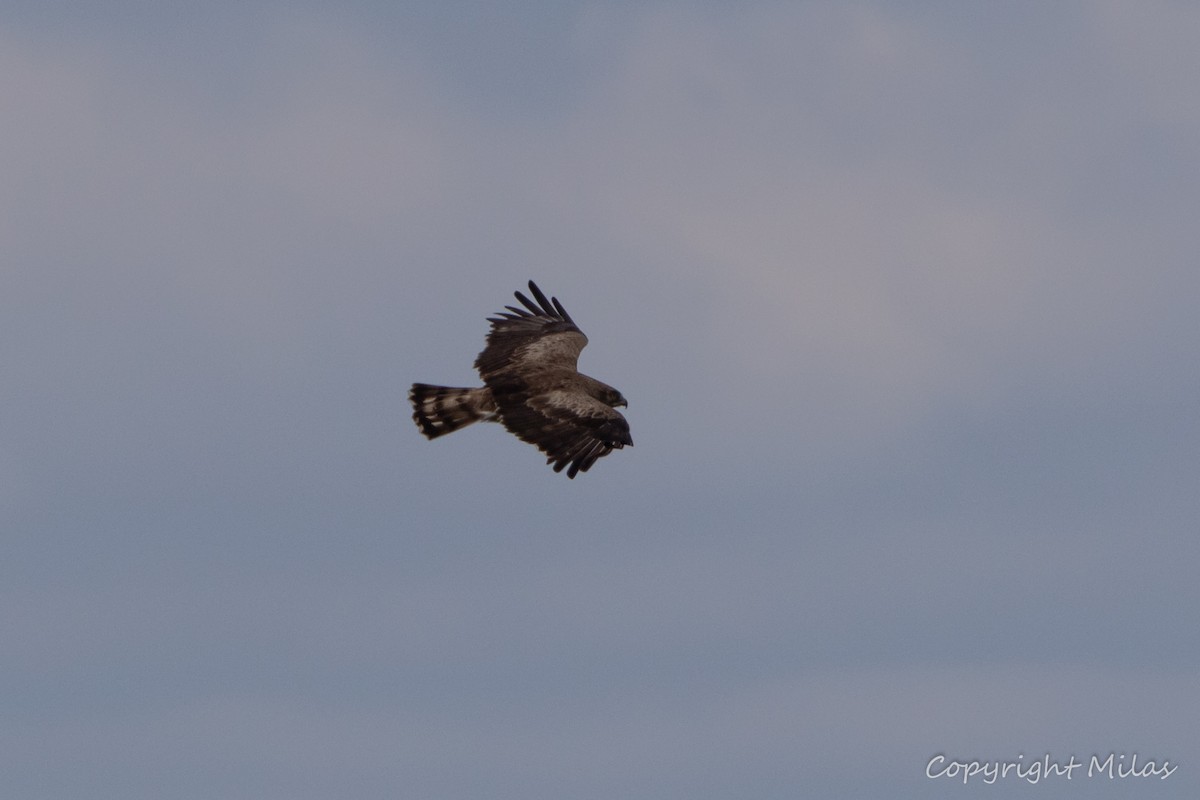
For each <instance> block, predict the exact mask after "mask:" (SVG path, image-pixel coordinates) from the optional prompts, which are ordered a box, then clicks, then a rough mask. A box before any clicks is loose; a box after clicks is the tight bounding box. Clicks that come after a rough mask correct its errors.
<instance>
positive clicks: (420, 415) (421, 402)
mask: <svg viewBox="0 0 1200 800" xmlns="http://www.w3.org/2000/svg"><path fill="white" fill-rule="evenodd" d="M408 399H409V401H410V402H411V403H412V407H413V421H415V422H416V423H417V427H418V428H420V429H421V433H423V434H425V436H426V438H429V439H436V438H437V437H439V436H445V435H446V434H447V433H453V432H454V431H456V430H458V429H459V428H465V427H466V426H468V425H470V424H471V423H472V422H479V421H480V420H494V419H495V418H496V401H495V400H494V399H492V390H491V389H489V388H487V387H486V386H481V387H479V388H478V389H456V388H453V387H450V386H431V385H429V384H428V383H414V384H413V385H412V389H410V390H409V392H408Z"/></svg>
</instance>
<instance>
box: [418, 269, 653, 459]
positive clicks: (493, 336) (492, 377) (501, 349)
mask: <svg viewBox="0 0 1200 800" xmlns="http://www.w3.org/2000/svg"><path fill="white" fill-rule="evenodd" d="M529 290H530V291H531V292H532V293H533V296H534V298H535V299H536V301H537V302H536V303H535V302H534V301H533V300H530V299H529V298H528V297H526V296H525V295H523V294H521V293H520V292H514V294H515V295H516V298H517V300H519V301H520V302H521V304H522V305H523V306H525V308H516V307H514V306H505V308H506V309H507V311H504V312H500V313H499V314H497V315H496V316H494V317H489V318H488V322H490V323H491V324H492V328H491V330H490V331H489V332H488V337H487V345H486V347H484V349H483V352H481V353H480V354H479V357H478V358H477V359H475V368H476V369H477V370H479V375H480V377H482V378H483V383H484V385H483V386H481V387H478V388H452V387H448V386H433V385H430V384H426V383H414V384H413V386H412V389H411V390H410V392H409V400H410V401H411V402H412V405H413V420H414V421H415V422H416V423H417V427H419V428H420V429H421V432H422V433H423V434H425V436H426V437H428V438H430V439H435V438H437V437H439V436H442V435H444V434H447V433H450V432H452V431H456V430H458V429H459V428H462V427H464V426H466V425H470V424H471V423H472V422H480V421H496V422H500V423H502V424H503V425H504V427H505V428H507V429H508V430H509V431H510V432H511V433H513V434H514V435H516V436H517V437H518V438H519V439H521V440H522V441H526V442H529V443H530V444H532V445H535V446H537V448H538V449H539V450H541V451H542V452H543V453H545V454H546V456H547V458H546V463H548V464H553V465H554V471H555V472H559V471H561V470H562V469H563V468H564V467H568V465H569V467H568V468H567V476H568V477H570V478H574V477H575V475H576V474H578V473H580V472H586V471H587V470H588V468H589V467H591V466H592V464H594V463H595V462H596V459H598V458H601V457H603V456H606V455H608V454H609V453H611V452H612V451H613V450H619V449H621V448H622V447H624V446H625V445H631V446H632V445H633V439H632V438H631V437H630V435H629V423H628V422H627V421H626V420H625V417H623V416H621V414H620V413H619V412H618V411H617V410H616V407H617V406H624V405H627V403H626V402H625V398H624V397H622V396H621V393H620V392H619V391H617V390H616V389H614V388H613V387H611V386H609V385H608V384H606V383H601V382H600V381H598V380H596V379H595V378H591V377H588V376H587V375H583V374H581V373H580V372H579V371H578V369H577V368H576V364H577V361H578V359H579V353H580V351H582V350H583V348H584V346H586V345H587V342H588V340H587V337H586V336H584V335H583V332H582V331H581V330H579V328H578V327H577V326H576V325H575V321H574V320H572V319H571V317H570V315H569V314H567V312H566V310H565V309H564V308H563V307H562V304H561V303H559V302H558V298H551V299H549V300H547V298H546V295H544V294H542V291H541V290H540V289H538V287H537V285H536V284H535V283H534V282H533V281H530V282H529Z"/></svg>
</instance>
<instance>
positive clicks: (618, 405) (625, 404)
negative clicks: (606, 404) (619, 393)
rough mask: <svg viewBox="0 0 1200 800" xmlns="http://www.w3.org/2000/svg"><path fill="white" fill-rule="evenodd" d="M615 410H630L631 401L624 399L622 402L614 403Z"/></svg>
mask: <svg viewBox="0 0 1200 800" xmlns="http://www.w3.org/2000/svg"><path fill="white" fill-rule="evenodd" d="M613 408H629V401H628V400H626V399H625V398H624V397H622V398H621V399H620V400H618V401H617V402H615V403H613Z"/></svg>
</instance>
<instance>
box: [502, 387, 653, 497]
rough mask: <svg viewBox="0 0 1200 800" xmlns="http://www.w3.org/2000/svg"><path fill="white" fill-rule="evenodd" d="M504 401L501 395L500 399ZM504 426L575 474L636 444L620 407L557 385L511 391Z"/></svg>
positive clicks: (504, 405)
mask: <svg viewBox="0 0 1200 800" xmlns="http://www.w3.org/2000/svg"><path fill="white" fill-rule="evenodd" d="M498 400H499V398H498ZM500 407H501V412H500V415H501V419H502V420H503V422H504V427H506V428H508V429H509V430H510V431H511V432H512V433H514V434H515V435H516V436H517V438H519V439H521V440H522V441H525V442H529V443H530V444H532V445H535V446H536V447H537V448H538V449H539V450H541V451H542V452H543V453H545V454H546V463H547V464H553V465H554V471H555V472H561V471H562V470H563V468H565V467H567V466H568V465H570V468H569V469H567V476H568V477H570V478H574V477H575V475H576V474H578V473H580V472H587V470H588V468H589V467H591V466H592V464H594V463H596V460H597V459H599V458H602V457H603V456H606V455H608V454H609V453H611V452H612V451H613V450H619V449H621V448H622V447H624V446H625V445H627V444H630V445H631V444H633V439H632V438H631V437H630V435H629V423H628V422H626V420H625V417H623V416H621V414H620V412H618V411H616V410H615V409H613V408H610V407H609V406H607V405H605V404H604V403H602V402H600V401H599V400H596V399H594V398H592V397H589V396H587V395H585V394H580V393H573V392H570V391H568V390H557V391H552V392H549V393H546V394H531V393H530V392H528V391H524V392H514V393H512V394H510V395H507V396H506V397H505V398H504V401H503V402H501V403H500Z"/></svg>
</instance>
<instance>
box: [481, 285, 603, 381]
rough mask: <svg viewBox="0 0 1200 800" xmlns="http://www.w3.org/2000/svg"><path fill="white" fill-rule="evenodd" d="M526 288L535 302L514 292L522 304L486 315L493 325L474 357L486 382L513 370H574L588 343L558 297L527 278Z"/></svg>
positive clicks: (502, 376)
mask: <svg viewBox="0 0 1200 800" xmlns="http://www.w3.org/2000/svg"><path fill="white" fill-rule="evenodd" d="M529 290H530V291H531V292H533V296H534V297H535V298H536V299H537V302H536V303H535V302H534V301H533V300H530V299H529V298H528V297H526V296H525V295H523V294H521V293H520V292H513V294H514V295H516V298H517V299H518V300H520V301H521V303H522V304H523V305H524V306H525V308H517V307H516V306H505V309H507V311H502V312H499V313H497V314H496V315H495V316H493V317H488V322H490V323H492V329H491V330H490V331H489V332H488V337H487V345H486V346H485V347H484V349H483V352H482V353H480V354H479V357H478V358H477V359H475V368H476V369H477V370H479V374H480V375H481V376H482V377H483V381H484V383H486V384H488V385H489V386H492V384H493V382H494V381H496V380H503V379H504V374H505V373H507V372H510V371H512V370H518V371H522V372H525V371H529V370H534V371H545V370H570V371H572V372H574V371H575V369H576V367H575V365H576V363H577V362H578V360H579V353H580V351H582V350H583V348H584V347H585V346H586V345H587V337H586V336H584V335H583V331H581V330H579V328H578V327H577V326H576V325H575V320H573V319H571V316H570V315H569V314H568V313H567V312H566V310H565V309H564V308H563V307H562V303H560V302H558V298H552V299H549V300H547V299H546V295H544V294H542V290H541V289H539V288H538V287H537V284H536V283H534V282H533V281H530V282H529ZM493 388H494V387H493Z"/></svg>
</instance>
